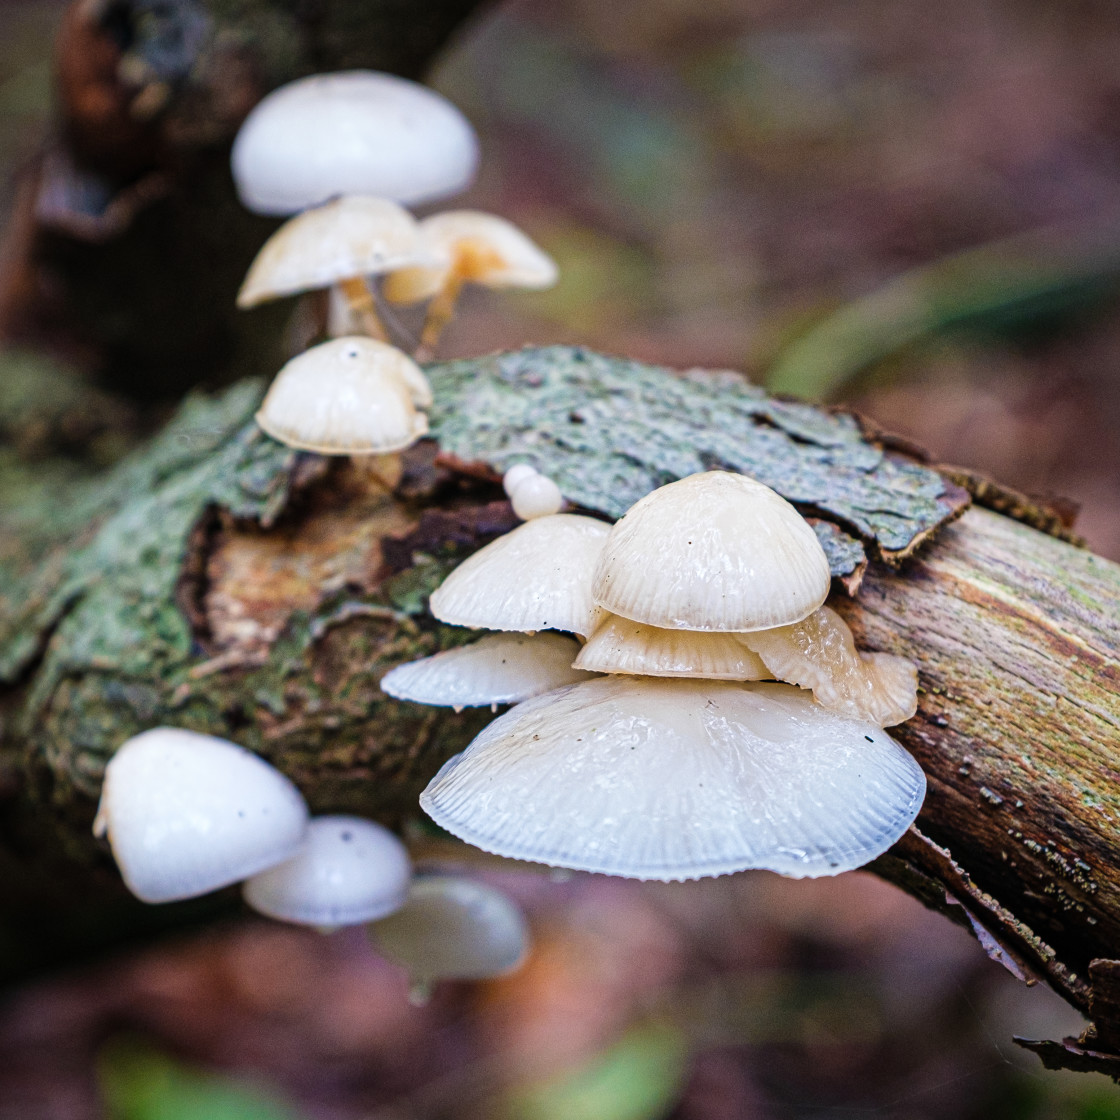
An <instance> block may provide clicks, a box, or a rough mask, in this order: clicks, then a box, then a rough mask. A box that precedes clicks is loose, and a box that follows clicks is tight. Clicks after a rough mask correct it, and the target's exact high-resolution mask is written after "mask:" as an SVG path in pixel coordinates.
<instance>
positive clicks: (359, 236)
mask: <svg viewBox="0 0 1120 1120" xmlns="http://www.w3.org/2000/svg"><path fill="white" fill-rule="evenodd" d="M432 261H438V258H436V257H433V256H432V255H431V253H429V252H428V251H427V250H425V249H424V247H423V244H422V242H421V241H420V238H419V232H418V227H417V224H416V221H415V219H414V218H413V217H412V215H411V214H409V213H408V211H406V210H404V209H402V208H401V207H400V206H398V205H397V204H396V203H395V202H390V201H389V200H387V199H384V198H371V197H368V196H365V195H350V196H348V197H345V198H339V199H336V200H335V201H334V202H328V203H326V204H325V205H323V206H319V207H316V208H315V209H314V210H308V211H306V212H305V213H302V214H300V215H298V216H297V217H295V218H292V219H291V220H290V221H288V222H285V223H284V225H282V226H281V227H280V228H279V229H278V230H277V231H276V232H275V233H274V234H273V235H272V236H271V237H270V238H269V239H268V240H267V241H266V242H265V243H264V245H263V247H262V248H261V251H260V252H259V253H258V254H257V256H256V259H255V260H254V261H253V263H252V265H250V267H249V272H248V274H247V275H246V277H245V281H244V283H243V284H242V285H241V291H240V292H239V293H238V295H237V306H238V307H242V308H249V307H256V306H257V304H260V303H264V302H266V301H268V300H272V299H280V298H281V297H283V296H290V295H296V294H297V293H299V292H308V291H313V290H315V289H318V288H331V289H332V291H333V290H335V289H337V290H338V291H339V292H340V293H341V294H342V297H343V299H344V301H345V303H346V305H347V307H348V308H349V311H350V313H351V315H352V317H353V318H355V319H356V320H357V321H358V322H359V323H360V324H361V328H362V330H363V331H364V332H365V333H366V334H368V335H369V336H370V337H371V338H376V339H379V340H381V341H385V340H386V334H385V328H384V326H383V325H382V323H381V319H380V317H379V316H378V314H377V304H376V301H375V299H374V296H373V292H372V291H371V289H370V287H369V284H368V281H367V279H366V277H368V276H373V275H378V274H380V273H383V272H386V271H388V270H390V269H394V268H401V267H402V266H404V265H408V264H416V263H418V262H421V263H422V262H428V263H431V262H432Z"/></svg>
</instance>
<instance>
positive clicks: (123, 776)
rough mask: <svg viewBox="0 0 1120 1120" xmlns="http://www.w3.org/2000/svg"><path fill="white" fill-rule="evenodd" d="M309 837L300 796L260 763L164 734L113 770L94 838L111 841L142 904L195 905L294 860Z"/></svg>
mask: <svg viewBox="0 0 1120 1120" xmlns="http://www.w3.org/2000/svg"><path fill="white" fill-rule="evenodd" d="M306 832H307V806H306V805H305V804H304V801H303V798H302V797H301V796H300V793H299V790H297V789H296V787H295V786H294V785H292V783H291V782H290V781H288V779H287V778H285V777H284V775H283V774H281V773H280V772H279V771H278V770H276V769H274V768H273V767H271V766H269V765H268V763H267V762H265V761H264V760H263V759H261V758H258V757H257V756H256V755H255V754H252V753H251V752H249V751H247V750H244V749H243V748H241V747H239V746H236V745H235V744H234V743H228V742H226V741H225V740H224V739H216V738H214V737H212V736H210V735H199V734H197V733H196V732H194V731H182V730H179V729H177V728H172V727H158V728H155V729H154V730H152V731H145V732H143V733H142V734H140V735H136V736H134V737H133V738H132V739H129V740H128V741H127V742H126V743H124V744H123V745H122V746H121V747H120V748H119V750H118V751H117V753H116V754H115V755H113V757H112V758H111V759H110V760H109V765H108V766H107V767H106V768H105V784H104V786H103V788H102V791H101V804H100V806H99V807H98V810H97V820H96V821H95V823H94V834H95V835H97V836H101V835H105V834H108V837H109V843H110V845H111V846H112V849H113V857H114V859H116V861H117V866H118V867H119V868H120V872H121V876H122V878H123V879H124V881H125V883H126V884H127V886H128V889H129V890H130V891H132V893H133V894H134V895H136V897H137V898H140V899H142V900H143V901H144V902H172V901H174V900H176V899H180V898H194V897H195V896H196V895H200V894H206V893H207V892H209V891H213V890H217V889H218V888H219V887H225V886H228V885H229V884H230V883H236V882H237V881H238V880H239V879H244V878H245V877H246V876H247V875H255V874H256V873H257V872H258V871H262V870H263V869H264V868H266V867H271V866H273V865H274V864H277V863H280V862H281V861H282V860H285V859H287V858H288V857H289V856H291V855H292V854H293V852H295V851H296V850H297V849H298V847H299V845H300V844H301V843H302V842H303V838H304V835H305V834H306Z"/></svg>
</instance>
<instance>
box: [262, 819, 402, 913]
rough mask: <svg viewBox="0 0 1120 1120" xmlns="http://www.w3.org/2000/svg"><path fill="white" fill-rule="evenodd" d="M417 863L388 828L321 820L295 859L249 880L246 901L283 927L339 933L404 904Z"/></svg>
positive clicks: (357, 821)
mask: <svg viewBox="0 0 1120 1120" xmlns="http://www.w3.org/2000/svg"><path fill="white" fill-rule="evenodd" d="M411 877H412V864H411V862H410V861H409V858H408V851H407V849H406V848H405V846H404V845H403V844H402V843H401V842H400V840H398V839H397V837H396V836H395V835H394V834H393V833H392V832H390V831H389V830H388V829H387V828H382V826H381V825H379V824H375V823H374V822H373V821H367V820H363V819H362V818H361V817H348V816H332V817H317V818H315V819H314V820H312V821H311V824H310V826H309V828H308V831H307V839H306V840H305V842H304V844H303V846H302V847H301V848H300V850H299V852H298V853H297V854H296V855H295V856H293V857H292V858H291V859H289V860H287V861H285V862H284V863H281V864H279V865H277V866H276V867H271V868H269V870H267V871H264V872H262V873H261V874H259V875H254V876H253V877H252V878H250V879H248V880H246V882H245V885H244V886H243V887H242V894H243V895H244V897H245V901H246V902H247V903H248V904H249V905H250V906H251V907H252V908H253V909H254V910H257V911H259V912H260V913H262V914H267V915H268V917H270V918H276V919H278V920H279V921H282V922H296V923H299V924H300V925H309V926H316V927H318V928H320V929H334V928H338V927H339V926H353V925H359V924H360V923H362V922H370V921H373V920H374V919H375V918H382V917H384V916H385V915H386V914H391V913H392V912H393V911H394V910H397V909H399V908H400V907H401V906H403V905H404V901H405V898H406V897H407V895H408V886H409V880H410V879H411Z"/></svg>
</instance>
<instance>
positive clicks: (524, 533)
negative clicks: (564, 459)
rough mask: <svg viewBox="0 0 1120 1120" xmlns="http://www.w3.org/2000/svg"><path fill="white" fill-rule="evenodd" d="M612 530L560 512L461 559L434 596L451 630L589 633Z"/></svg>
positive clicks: (435, 612)
mask: <svg viewBox="0 0 1120 1120" xmlns="http://www.w3.org/2000/svg"><path fill="white" fill-rule="evenodd" d="M609 532H610V526H609V525H606V524H604V523H603V522H602V521H596V520H595V519H594V518H593V517H581V516H579V515H577V514H570V513H559V514H556V515H555V516H552V517H538V518H535V519H534V520H532V521H526V522H525V524H524V525H518V527H517V528H516V529H514V530H512V532H509V533H506V534H505V536H502V537H499V538H498V539H497V540H496V541H492V542H491V543H490V544H488V545H487V546H486V547H485V548H482V549H479V551H478V552H476V553H475V554H474V555H473V556H469V557H468V558H467V559H466V560H464V561H463V563H462V564H460V565H459V566H458V567H457V568H456V569H455V570H454V571H453V572H452V573H451V574H450V575H449V576H448V577H447V579H445V580H444V581H443V583H442V585H441V586H440V587H438V588H437V589H436V590H435V591H434V592H433V593H432V598H431V604H430V606H431V612H432V614H433V615H435V617H436V618H438V619H439V620H440V621H441V622H447V623H450V624H451V625H452V626H471V627H475V628H476V629H482V630H517V631H522V632H524V631H533V630H568V631H570V632H571V633H573V634H580V635H581V636H582V635H586V634H588V633H590V621H591V611H592V609H593V606H594V604H593V602H592V599H591V575H592V572H593V571H594V569H595V561H596V560H597V559H598V556H599V553H600V551H601V550H602V547H603V543H604V542H605V541H606V539H607V534H608V533H609Z"/></svg>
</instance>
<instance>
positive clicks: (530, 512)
mask: <svg viewBox="0 0 1120 1120" xmlns="http://www.w3.org/2000/svg"><path fill="white" fill-rule="evenodd" d="M502 489H504V490H505V492H506V494H508V495H509V500H510V504H511V505H512V506H513V512H514V513H516V514H517V516H518V517H520V518H521V520H522V521H531V520H532V519H533V518H534V517H550V516H551V515H552V514H554V513H559V512H560V511H561V510H562V509H563V508H564V495H563V494H561V493H560V487H559V486H557V485H556V483H555V482H553V481H552V479H551V478H546V477H545V476H544V475H543V474H541V473H540V472H539V471H538V470H537V469H536V468H535V467H531V466H529V464H528V463H517V464H516V465H514V466H512V467H510V469H509V470H508V471H506V473H505V476H504V477H503V478H502Z"/></svg>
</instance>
